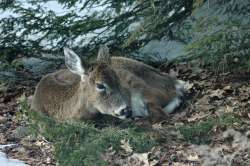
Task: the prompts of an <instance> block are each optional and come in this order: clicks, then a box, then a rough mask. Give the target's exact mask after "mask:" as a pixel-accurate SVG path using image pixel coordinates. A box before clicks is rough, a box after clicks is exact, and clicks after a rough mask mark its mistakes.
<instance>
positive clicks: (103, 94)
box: [64, 46, 132, 119]
mask: <svg viewBox="0 0 250 166" xmlns="http://www.w3.org/2000/svg"><path fill="white" fill-rule="evenodd" d="M64 54H65V64H66V66H67V68H68V69H69V70H70V71H71V72H72V73H75V74H77V75H79V76H80V77H81V85H82V87H85V88H82V91H80V92H79V93H82V95H84V96H85V98H86V99H87V103H88V105H89V106H91V107H94V108H95V109H97V110H98V111H99V112H100V113H102V114H109V115H112V116H116V117H118V118H120V119H124V118H128V117H130V116H131V114H132V111H131V110H130V108H129V102H128V101H129V99H128V96H126V95H125V93H124V92H123V90H122V87H121V84H120V80H119V78H118V77H117V74H116V72H115V71H114V70H113V69H112V67H111V58H110V54H109V49H108V48H107V47H106V46H101V47H100V49H99V52H98V56H97V63H96V64H95V65H94V66H92V67H91V69H86V68H85V67H84V66H82V62H81V59H80V57H79V56H78V55H77V54H76V53H74V52H73V51H72V50H70V49H69V48H64Z"/></svg>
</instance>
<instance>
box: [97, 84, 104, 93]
mask: <svg viewBox="0 0 250 166" xmlns="http://www.w3.org/2000/svg"><path fill="white" fill-rule="evenodd" d="M96 90H97V91H99V92H103V91H105V90H106V87H105V85H103V84H100V83H97V84H96Z"/></svg>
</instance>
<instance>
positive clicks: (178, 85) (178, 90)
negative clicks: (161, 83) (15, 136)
mask: <svg viewBox="0 0 250 166" xmlns="http://www.w3.org/2000/svg"><path fill="white" fill-rule="evenodd" d="M184 85H185V82H184V81H182V80H177V83H176V84H175V89H176V93H177V95H178V96H183V91H184Z"/></svg>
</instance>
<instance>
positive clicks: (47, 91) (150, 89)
mask: <svg viewBox="0 0 250 166" xmlns="http://www.w3.org/2000/svg"><path fill="white" fill-rule="evenodd" d="M64 54H65V64H66V66H67V68H68V69H65V70H60V71H57V72H55V73H51V74H48V75H46V76H45V77H43V78H42V79H41V81H40V82H39V83H38V85H37V87H36V91H35V94H34V97H33V101H32V105H31V108H32V109H34V110H37V111H41V112H44V113H47V114H48V115H49V116H52V117H55V118H56V119H58V120H66V119H91V118H94V117H95V116H96V115H97V114H98V113H101V114H109V115H112V116H115V117H118V118H120V119H125V118H131V117H144V118H145V117H146V118H149V119H151V120H152V121H158V120H160V119H162V118H164V117H165V115H166V114H168V113H171V112H173V111H174V110H175V109H176V107H178V106H179V105H180V103H181V99H180V98H181V96H182V89H181V85H180V84H179V82H178V80H176V79H174V78H172V77H170V76H168V75H166V74H162V73H161V72H159V71H158V70H157V69H155V68H152V67H151V66H148V65H146V64H144V63H142V62H139V61H136V60H132V59H129V58H124V57H110V55H109V50H108V48H107V47H106V46H102V47H101V48H100V50H99V53H98V57H97V62H96V64H95V65H93V66H92V67H91V68H89V69H86V68H84V66H82V63H81V59H80V58H79V56H78V55H77V54H76V53H74V52H73V51H72V50H70V49H68V48H65V49H64Z"/></svg>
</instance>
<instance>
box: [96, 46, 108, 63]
mask: <svg viewBox="0 0 250 166" xmlns="http://www.w3.org/2000/svg"><path fill="white" fill-rule="evenodd" d="M97 61H98V62H104V63H107V64H110V63H111V58H110V53H109V48H108V47H107V46H106V45H101V46H100V48H99V52H98V56H97Z"/></svg>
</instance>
